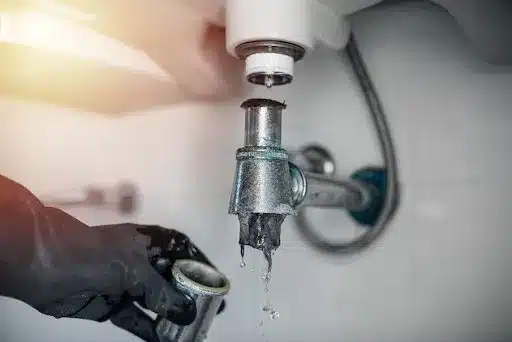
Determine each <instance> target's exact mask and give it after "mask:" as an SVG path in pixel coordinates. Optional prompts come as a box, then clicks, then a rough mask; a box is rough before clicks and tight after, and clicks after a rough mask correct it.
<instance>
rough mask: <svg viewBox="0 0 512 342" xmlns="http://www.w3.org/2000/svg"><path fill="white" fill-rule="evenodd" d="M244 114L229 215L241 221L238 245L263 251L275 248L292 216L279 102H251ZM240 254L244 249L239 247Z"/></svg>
mask: <svg viewBox="0 0 512 342" xmlns="http://www.w3.org/2000/svg"><path fill="white" fill-rule="evenodd" d="M242 108H243V109H244V110H245V139H244V141H245V146H244V147H243V148H240V149H239V150H238V151H237V153H236V159H237V164H236V172H235V179H234V184H233V191H232V194H231V201H230V204H229V213H230V214H236V215H238V217H239V220H240V239H239V242H240V245H241V246H251V247H253V248H256V249H259V250H261V251H263V253H264V254H265V257H267V260H268V261H269V265H270V264H271V260H270V255H271V251H272V250H275V249H277V248H278V247H279V244H280V235H281V224H282V222H283V221H284V219H285V217H286V215H294V214H296V211H295V209H294V202H293V198H292V185H291V177H290V168H289V164H288V153H287V152H286V151H285V150H284V149H282V148H281V115H282V110H283V109H284V108H286V106H285V105H284V104H283V103H280V102H277V101H273V100H268V99H249V100H247V101H245V102H244V103H243V104H242ZM242 250H243V249H242Z"/></svg>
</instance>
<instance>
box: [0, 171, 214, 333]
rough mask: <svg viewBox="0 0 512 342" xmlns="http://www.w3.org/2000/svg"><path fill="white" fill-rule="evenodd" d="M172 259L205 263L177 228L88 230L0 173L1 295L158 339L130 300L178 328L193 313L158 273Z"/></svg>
mask: <svg viewBox="0 0 512 342" xmlns="http://www.w3.org/2000/svg"><path fill="white" fill-rule="evenodd" d="M177 259H196V260H199V261H203V262H206V263H209V261H208V260H207V258H206V257H205V256H204V255H203V253H201V251H200V250H199V249H198V248H197V247H195V246H194V244H193V243H192V242H191V241H190V240H189V239H188V238H187V236H185V235H183V234H181V233H179V232H177V231H175V230H169V229H165V228H162V227H159V226H144V225H136V224H118V225H110V226H98V227H89V226H87V225H85V224H83V223H82V222H80V221H78V220H76V219H75V218H73V217H71V216H70V215H68V214H66V213H64V212H63V211H60V210H58V209H53V208H48V207H45V206H44V205H43V204H42V203H41V202H39V200H38V199H37V198H36V197H35V196H34V195H33V194H32V193H30V192H29V191H28V190H27V189H25V188H24V187H22V186H21V185H19V184H17V183H15V182H13V181H11V180H10V179H8V178H5V177H3V176H0V295H3V296H7V297H12V298H16V299H18V300H21V301H23V302H25V303H27V304H29V305H31V306H32V307H34V308H35V309H37V310H38V311H40V312H42V313H44V314H47V315H51V316H54V317H56V318H60V317H69V318H82V319H88V320H94V321H104V320H108V319H110V320H111V321H112V322H113V323H114V324H115V325H117V326H119V327H121V328H123V329H126V330H128V331H130V332H131V333H133V334H135V335H137V336H139V337H140V338H142V339H144V340H146V341H157V338H156V335H155V332H154V326H155V324H154V322H153V321H152V320H151V319H150V318H149V317H148V316H147V315H145V314H144V313H143V312H142V311H141V310H139V309H138V308H137V307H136V306H135V305H134V303H138V304H140V305H141V306H143V307H145V308H147V309H149V310H151V311H153V312H155V313H158V314H159V315H160V316H164V317H166V318H168V319H169V320H171V321H173V322H176V323H178V324H189V323H191V322H192V321H193V319H194V318H195V314H196V312H195V305H194V303H193V302H191V301H189V300H188V299H187V297H185V296H183V295H182V294H181V293H179V292H178V291H177V290H176V289H174V288H173V287H171V286H170V285H169V282H168V281H166V279H164V277H163V276H161V275H160V274H169V272H164V271H168V270H169V268H170V267H171V265H172V264H173V263H174V261H175V260H177ZM157 269H158V271H157ZM159 272H160V273H159Z"/></svg>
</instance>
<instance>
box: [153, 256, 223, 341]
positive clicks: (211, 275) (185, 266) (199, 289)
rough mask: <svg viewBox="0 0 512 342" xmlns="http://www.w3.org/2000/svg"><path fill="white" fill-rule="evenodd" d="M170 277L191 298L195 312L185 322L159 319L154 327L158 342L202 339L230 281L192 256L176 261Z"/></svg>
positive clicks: (204, 337)
mask: <svg viewBox="0 0 512 342" xmlns="http://www.w3.org/2000/svg"><path fill="white" fill-rule="evenodd" d="M172 277H173V282H174V285H175V286H176V288H177V289H178V290H180V291H182V292H183V293H185V294H186V295H188V296H189V297H190V298H192V299H193V300H194V302H195V304H196V310H197V316H196V319H195V320H194V322H193V323H192V324H190V325H187V326H181V325H178V324H175V323H172V322H170V321H168V320H165V319H162V320H160V321H159V322H158V324H157V327H156V332H157V335H158V338H159V339H160V342H202V341H204V340H205V339H206V336H207V334H208V330H209V329H210V326H211V324H212V322H213V319H214V318H215V316H216V314H217V312H218V310H219V307H220V305H221V303H222V299H223V297H224V296H225V295H226V294H227V293H228V292H229V290H230V282H229V280H228V278H227V277H226V276H225V275H224V274H222V273H220V272H219V271H217V270H216V269H215V268H213V267H211V266H208V265H206V264H203V263H201V262H198V261H195V260H178V261H176V262H175V263H174V265H173V268H172Z"/></svg>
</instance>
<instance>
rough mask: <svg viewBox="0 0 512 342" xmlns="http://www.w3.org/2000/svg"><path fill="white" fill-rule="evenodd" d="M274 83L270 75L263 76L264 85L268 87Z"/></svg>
mask: <svg viewBox="0 0 512 342" xmlns="http://www.w3.org/2000/svg"><path fill="white" fill-rule="evenodd" d="M273 85H274V79H273V78H272V77H271V76H267V77H265V86H266V87H267V88H268V89H270V88H272V86H273Z"/></svg>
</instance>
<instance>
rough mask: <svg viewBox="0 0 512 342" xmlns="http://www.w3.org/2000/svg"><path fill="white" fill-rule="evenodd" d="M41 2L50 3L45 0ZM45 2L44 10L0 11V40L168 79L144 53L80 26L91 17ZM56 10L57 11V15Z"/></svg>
mask: <svg viewBox="0 0 512 342" xmlns="http://www.w3.org/2000/svg"><path fill="white" fill-rule="evenodd" d="M0 1H1V0H0ZM42 2H44V3H48V4H50V2H48V1H42ZM48 4H47V5H46V10H40V11H39V10H37V11H36V10H30V11H29V10H27V11H17V12H5V13H1V12H0V42H5V43H11V44H17V45H24V46H28V47H32V48H36V49H41V50H45V51H48V52H52V53H58V54H63V55H68V56H71V57H79V58H82V59H86V60H91V61H95V62H99V63H101V64H103V65H105V66H111V67H118V68H124V69H127V70H130V71H135V72H141V73H145V74H148V75H151V76H153V77H156V78H159V79H163V80H167V79H168V75H167V74H166V73H165V72H164V71H162V70H161V69H160V68H159V67H158V66H156V64H155V63H154V62H153V61H152V60H151V59H150V58H148V57H147V56H146V55H145V54H144V53H143V52H141V51H139V50H135V49H132V48H131V47H129V46H127V45H125V44H123V43H121V42H119V41H117V40H115V39H112V38H109V37H107V36H105V35H102V34H101V33H99V32H96V31H94V30H92V29H90V28H88V27H87V26H85V25H83V19H91V20H92V19H93V17H87V16H85V17H84V16H83V15H84V14H81V15H79V14H77V13H76V12H73V11H71V12H70V10H69V9H66V8H64V7H60V6H59V7H51V6H50V5H48ZM48 6H50V7H48ZM51 9H53V10H51ZM57 9H58V11H57V12H59V11H60V12H59V13H60V14H58V13H57V14H56V10H57ZM70 13H71V14H70ZM78 13H81V12H78ZM64 14H65V15H64ZM76 16H78V17H79V18H78V19H82V20H81V21H82V23H80V20H79V21H78V22H77V21H74V20H73V19H72V18H73V17H76ZM20 62H22V61H20Z"/></svg>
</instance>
